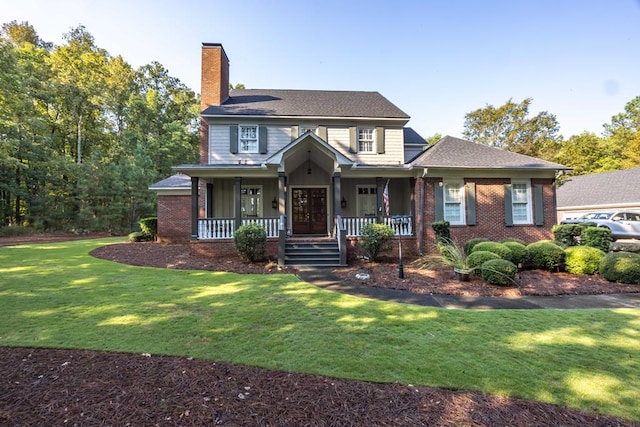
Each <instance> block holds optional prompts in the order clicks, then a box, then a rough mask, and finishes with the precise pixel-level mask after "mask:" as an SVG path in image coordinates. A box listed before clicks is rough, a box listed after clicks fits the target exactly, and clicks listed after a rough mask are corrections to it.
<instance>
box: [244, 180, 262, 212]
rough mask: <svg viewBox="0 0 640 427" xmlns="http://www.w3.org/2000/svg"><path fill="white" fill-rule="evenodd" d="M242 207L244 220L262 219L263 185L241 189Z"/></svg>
mask: <svg viewBox="0 0 640 427" xmlns="http://www.w3.org/2000/svg"><path fill="white" fill-rule="evenodd" d="M240 206H241V209H242V217H243V218H261V217H262V185H243V186H242V187H240Z"/></svg>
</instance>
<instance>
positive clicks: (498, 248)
mask: <svg viewBox="0 0 640 427" xmlns="http://www.w3.org/2000/svg"><path fill="white" fill-rule="evenodd" d="M475 251H488V252H493V253H494V254H496V255H498V256H499V257H500V258H502V259H506V260H509V259H511V249H509V248H508V247H506V246H505V245H504V244H502V243H498V242H480V243H478V244H477V245H475V246H474V247H473V250H472V251H471V253H473V252H475Z"/></svg>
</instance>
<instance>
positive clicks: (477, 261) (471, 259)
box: [467, 251, 501, 269]
mask: <svg viewBox="0 0 640 427" xmlns="http://www.w3.org/2000/svg"><path fill="white" fill-rule="evenodd" d="M492 259H501V258H500V255H497V254H494V253H493V252H489V251H473V252H471V253H470V254H469V255H468V256H467V265H468V266H469V268H471V269H478V268H480V266H482V264H484V263H485V262H487V261H490V260H492Z"/></svg>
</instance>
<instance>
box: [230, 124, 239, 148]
mask: <svg viewBox="0 0 640 427" xmlns="http://www.w3.org/2000/svg"><path fill="white" fill-rule="evenodd" d="M229 151H231V153H233V154H238V126H237V125H231V126H229Z"/></svg>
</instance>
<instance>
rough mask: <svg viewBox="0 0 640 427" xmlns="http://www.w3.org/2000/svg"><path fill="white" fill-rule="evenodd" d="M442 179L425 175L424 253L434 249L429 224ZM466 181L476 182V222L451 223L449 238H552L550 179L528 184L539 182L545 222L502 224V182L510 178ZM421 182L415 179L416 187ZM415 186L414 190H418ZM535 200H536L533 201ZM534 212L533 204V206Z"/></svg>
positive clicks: (553, 210)
mask: <svg viewBox="0 0 640 427" xmlns="http://www.w3.org/2000/svg"><path fill="white" fill-rule="evenodd" d="M439 181H441V178H427V179H425V180H424V186H425V187H424V192H425V202H424V212H423V214H424V232H423V239H424V240H423V244H424V252H425V253H429V252H433V251H434V249H435V246H434V245H435V233H434V231H433V228H431V223H432V222H434V221H435V207H434V200H435V195H434V183H435V182H439ZM466 182H475V183H476V225H474V226H467V225H461V226H455V225H452V226H451V238H452V239H454V240H455V241H457V242H458V243H460V244H462V243H464V242H466V241H467V240H469V239H471V238H474V237H484V238H486V239H489V240H501V239H504V238H507V237H515V238H518V239H521V240H524V241H525V242H527V243H531V242H535V241H538V240H543V239H552V238H553V233H552V232H551V227H552V226H553V224H555V222H556V205H555V188H554V183H553V180H552V179H532V180H531V185H532V188H533V185H534V184H542V186H543V206H544V225H542V226H536V225H513V226H510V227H507V226H506V225H505V216H504V185H505V184H509V183H511V180H510V179H509V178H492V179H489V178H485V179H481V178H474V179H465V183H466ZM419 185H420V180H417V182H416V186H419ZM419 190H420V189H419V188H416V193H417V192H418V191H419ZM533 203H535V200H533ZM533 209H534V211H535V206H533Z"/></svg>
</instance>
